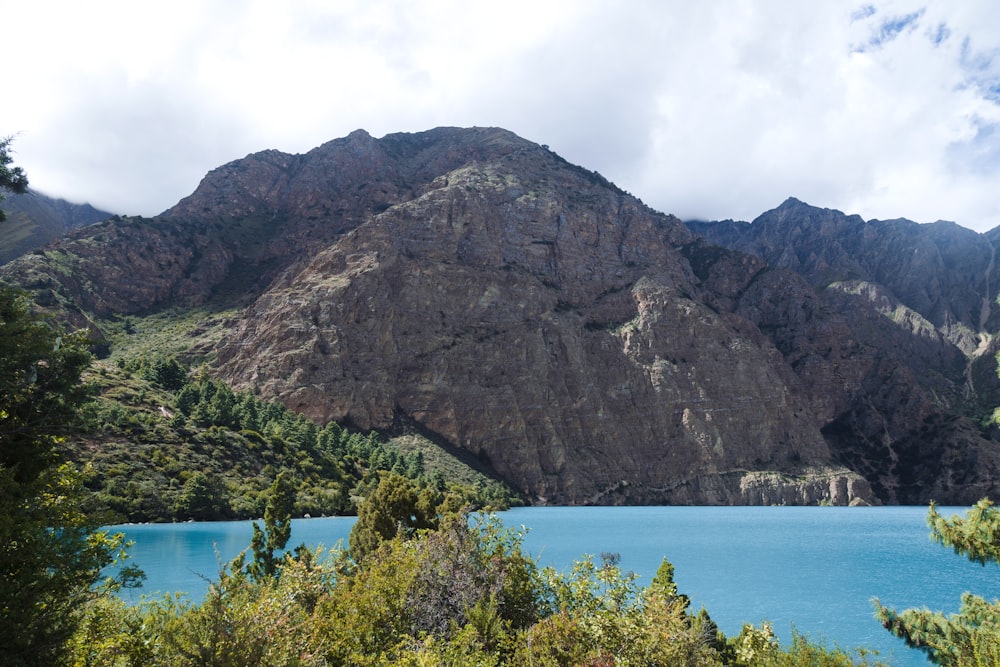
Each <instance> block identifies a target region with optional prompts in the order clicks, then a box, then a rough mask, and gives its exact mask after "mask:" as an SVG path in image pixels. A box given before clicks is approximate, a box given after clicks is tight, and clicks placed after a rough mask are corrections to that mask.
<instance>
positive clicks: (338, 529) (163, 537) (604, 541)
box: [115, 507, 1000, 667]
mask: <svg viewBox="0 0 1000 667" xmlns="http://www.w3.org/2000/svg"><path fill="white" fill-rule="evenodd" d="M966 509H967V508H942V513H945V514H952V513H964V512H965V510H966ZM926 514H927V508H926V507H875V508H863V507H856V508H843V507H532V508H518V509H513V510H510V511H508V512H504V513H502V514H501V515H500V516H501V518H502V519H503V521H504V522H505V523H506V524H507V525H508V526H511V527H520V526H524V527H526V528H527V529H528V533H527V535H526V537H525V540H524V543H525V547H526V550H527V551H528V552H529V553H531V554H533V555H534V556H536V557H537V559H538V561H539V563H540V564H541V565H543V566H544V565H553V566H555V567H557V568H559V569H568V568H569V567H570V566H571V565H572V563H573V561H574V560H576V559H578V558H580V557H581V556H582V555H583V554H592V555H594V556H597V557H599V556H600V554H601V553H603V552H613V553H618V554H620V555H621V567H622V568H623V569H625V570H631V571H633V572H635V573H637V574H638V575H639V576H640V578H641V581H642V583H643V584H647V583H649V581H650V579H651V578H652V576H653V575H654V574H655V572H656V569H657V568H658V567H659V565H660V562H661V561H662V559H663V558H664V557H666V558H667V559H669V560H670V562H671V563H673V564H674V566H675V575H674V578H675V580H676V582H677V586H678V589H679V590H680V592H682V593H685V594H686V595H688V596H689V597H690V598H691V606H692V609H693V610H697V609H698V608H700V607H702V606H704V607H705V608H706V609H707V610H708V612H709V614H711V616H712V618H713V619H714V620H715V622H716V623H717V624H718V625H719V627H720V629H722V630H723V631H724V632H725V633H726V634H728V635H733V634H736V633H738V632H739V630H740V627H741V626H742V624H743V623H754V624H759V623H760V622H761V621H769V622H771V623H773V625H774V628H775V631H776V632H777V633H778V635H779V637H780V638H781V639H782V641H787V640H788V638H789V637H790V635H791V629H792V626H793V624H794V627H795V628H796V629H797V630H799V631H800V632H802V633H804V634H807V635H809V636H810V637H812V638H814V639H821V640H823V641H825V642H826V643H828V644H830V645H838V646H841V647H843V648H854V647H857V646H866V647H870V648H877V649H878V650H879V652H880V654H881V657H882V658H883V659H889V660H890V661H891V663H892V664H894V665H904V666H907V667H909V666H910V665H913V666H916V665H927V664H929V663H927V662H926V661H925V660H924V659H923V657H922V655H923V654H921V653H918V652H916V651H911V650H909V649H907V648H906V647H905V646H904V645H903V643H902V642H901V641H900V640H897V639H896V638H894V637H892V636H891V635H890V634H889V633H888V632H886V631H885V630H883V629H882V627H881V626H880V625H879V624H878V623H877V622H876V621H875V620H874V619H873V616H872V606H871V598H872V597H878V598H880V599H881V600H882V602H883V603H884V604H887V605H890V606H893V607H896V608H897V609H903V608H907V607H928V608H930V609H934V610H941V611H945V612H947V613H954V612H957V611H958V606H959V596H960V595H961V594H962V592H964V591H971V592H973V593H976V594H978V595H982V596H983V597H985V598H987V599H989V600H992V599H994V598H995V597H997V595H998V593H1000V569H998V568H997V566H995V565H990V566H987V567H985V568H984V567H981V566H979V565H975V564H972V563H970V562H969V561H967V560H966V559H965V558H963V557H960V556H956V555H955V554H954V553H952V551H951V550H950V549H945V548H944V547H941V546H939V545H937V544H935V543H933V542H932V541H931V540H930V539H929V538H928V533H929V530H928V528H927V525H926V523H925V517H926ZM353 523H354V519H353V518H348V517H335V518H323V519H303V520H296V521H293V522H292V537H291V540H290V542H289V546H294V545H298V544H301V543H305V544H307V545H310V546H316V545H324V546H326V547H331V546H334V545H336V544H337V542H338V541H340V540H343V542H344V544H345V545H346V542H347V535H348V533H349V532H350V530H351V526H352V525H353ZM115 529H116V530H122V531H124V532H125V534H126V536H127V537H128V538H129V539H131V540H134V541H135V546H134V547H133V548H132V550H131V554H132V562H133V563H134V564H135V565H138V566H139V567H140V568H142V569H143V570H145V572H146V574H147V580H146V583H145V585H144V587H143V589H142V591H141V592H143V593H154V592H168V591H170V592H173V591H183V592H186V593H188V594H189V595H190V596H191V597H192V598H194V599H200V598H201V597H202V596H203V595H204V592H205V590H206V589H207V586H208V581H209V580H210V579H214V578H216V577H217V574H218V571H219V566H220V563H222V564H224V563H227V562H228V561H229V560H231V559H232V558H233V557H235V556H236V555H237V554H238V553H239V552H240V551H241V550H243V549H244V548H246V547H247V545H249V543H250V536H251V532H252V529H251V527H250V523H249V522H220V523H187V524H166V525H143V526H118V527H116V528H115ZM125 596H126V598H127V599H128V598H129V597H130V596H135V597H137V595H136V594H135V593H133V592H126V593H125Z"/></svg>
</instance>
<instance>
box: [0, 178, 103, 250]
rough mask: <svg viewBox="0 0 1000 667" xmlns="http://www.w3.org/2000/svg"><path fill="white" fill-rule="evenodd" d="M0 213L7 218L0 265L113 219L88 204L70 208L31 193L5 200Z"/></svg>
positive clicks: (0, 234)
mask: <svg viewBox="0 0 1000 667" xmlns="http://www.w3.org/2000/svg"><path fill="white" fill-rule="evenodd" d="M0 209H3V210H4V211H5V212H6V214H7V219H6V220H5V221H3V222H2V223H0V264H4V263H6V262H9V261H10V260H12V259H14V258H15V257H18V256H20V255H23V254H24V253H26V252H31V251H32V250H36V249H38V248H41V247H42V246H44V245H45V244H47V243H51V242H52V241H55V240H56V239H58V238H59V237H61V236H62V235H63V234H65V233H66V232H68V231H71V230H73V229H77V228H78V227H84V226H86V225H89V224H91V223H94V222H98V221H100V220H105V219H106V218H110V217H111V216H112V215H113V214H112V213H108V212H107V211H100V210H98V209H96V208H94V207H93V206H91V205H90V204H73V203H70V202H68V201H66V200H65V199H53V198H51V197H47V196H45V195H43V194H41V193H40V192H35V191H34V190H28V192H26V193H25V194H22V195H7V196H5V197H4V199H3V200H2V201H0Z"/></svg>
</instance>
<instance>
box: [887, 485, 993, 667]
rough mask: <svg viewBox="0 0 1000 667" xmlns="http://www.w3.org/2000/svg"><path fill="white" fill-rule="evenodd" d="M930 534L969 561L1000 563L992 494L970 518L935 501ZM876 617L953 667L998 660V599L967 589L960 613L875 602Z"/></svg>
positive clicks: (929, 518)
mask: <svg viewBox="0 0 1000 667" xmlns="http://www.w3.org/2000/svg"><path fill="white" fill-rule="evenodd" d="M927 522H928V524H929V525H930V527H931V536H932V538H933V539H934V540H935V541H936V542H938V543H940V544H941V545H943V546H946V547H951V548H952V549H954V551H955V553H956V554H959V555H962V556H966V557H967V558H968V559H969V560H970V561H972V562H974V563H979V564H980V565H983V566H985V565H987V564H988V563H996V564H1000V511H998V510H997V509H996V507H994V505H993V503H992V502H991V501H990V500H989V499H988V498H983V499H982V500H980V501H979V502H978V503H976V505H975V506H974V507H972V508H971V509H970V510H969V512H968V514H967V515H966V517H964V518H963V517H958V516H956V517H952V518H945V517H942V516H941V515H940V514H939V513H938V510H937V506H936V505H934V504H933V503H932V504H931V506H930V510H929V512H928V516H927ZM874 604H875V609H876V612H875V615H876V618H878V619H879V621H880V622H881V623H882V625H883V626H884V627H885V628H886V629H887V630H889V631H890V632H892V633H893V634H894V635H896V636H897V637H900V638H902V639H903V640H904V641H905V642H906V643H907V645H909V646H911V647H913V648H916V649H919V650H921V651H924V652H925V653H926V654H927V656H928V658H929V659H930V660H931V661H932V662H934V663H935V664H939V665H946V666H949V667H966V666H969V667H973V666H976V667H978V666H980V665H998V664H1000V601H993V602H987V601H986V600H984V599H983V598H981V597H979V596H976V595H972V594H970V593H965V594H963V595H962V604H961V607H960V608H959V611H958V613H957V614H952V615H949V616H945V615H944V614H942V613H940V612H932V611H930V610H927V609H906V610H904V611H902V612H897V611H895V610H894V609H891V608H888V607H884V606H883V605H882V604H881V603H880V602H879V601H878V600H877V599H876V600H875V601H874Z"/></svg>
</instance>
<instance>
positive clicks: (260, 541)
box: [247, 470, 295, 581]
mask: <svg viewBox="0 0 1000 667" xmlns="http://www.w3.org/2000/svg"><path fill="white" fill-rule="evenodd" d="M294 507H295V484H294V482H293V480H292V478H291V476H290V475H289V474H288V473H287V472H286V471H284V470H282V471H281V472H280V473H278V476H277V477H275V478H274V483H272V484H271V488H270V489H269V491H268V497H267V506H266V507H265V509H264V529H263V530H261V529H260V526H258V525H257V522H256V521H254V522H253V538H252V539H251V542H250V548H251V550H252V551H253V562H252V563H250V565H249V566H248V567H247V570H248V571H249V573H250V576H251V577H253V578H254V579H255V580H257V581H263V580H264V579H266V578H268V577H272V576H274V575H275V574H276V573H277V571H278V560H279V559H278V558H277V557H276V556H275V552H276V551H280V550H281V549H284V548H285V545H286V544H288V538H290V537H291V536H292V510H293V509H294Z"/></svg>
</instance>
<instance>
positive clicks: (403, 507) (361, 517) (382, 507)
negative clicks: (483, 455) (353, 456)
mask: <svg viewBox="0 0 1000 667" xmlns="http://www.w3.org/2000/svg"><path fill="white" fill-rule="evenodd" d="M434 525H435V522H434V521H433V519H432V518H431V517H428V516H426V514H425V512H423V511H421V509H420V506H419V496H418V495H417V490H416V488H414V486H413V484H411V483H410V481H409V480H408V479H406V478H405V477H403V476H402V475H399V474H396V473H393V472H390V473H385V474H383V475H382V477H381V478H380V479H379V483H378V487H376V489H375V491H374V492H372V494H371V495H370V496H369V497H368V498H366V499H365V500H364V501H363V502H362V503H361V505H360V506H359V507H358V520H357V522H356V523H355V524H354V527H353V528H351V534H350V536H349V537H348V541H349V543H350V545H351V547H350V548H351V556H353V557H354V559H355V560H357V561H359V562H360V561H361V560H363V559H364V558H365V556H367V555H368V554H370V553H371V552H373V551H375V549H377V548H378V545H379V544H380V543H381V542H383V541H385V540H391V539H392V538H394V537H396V536H397V535H402V536H404V537H410V536H412V535H413V534H414V533H415V532H416V531H417V530H418V529H420V528H432V527H434Z"/></svg>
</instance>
